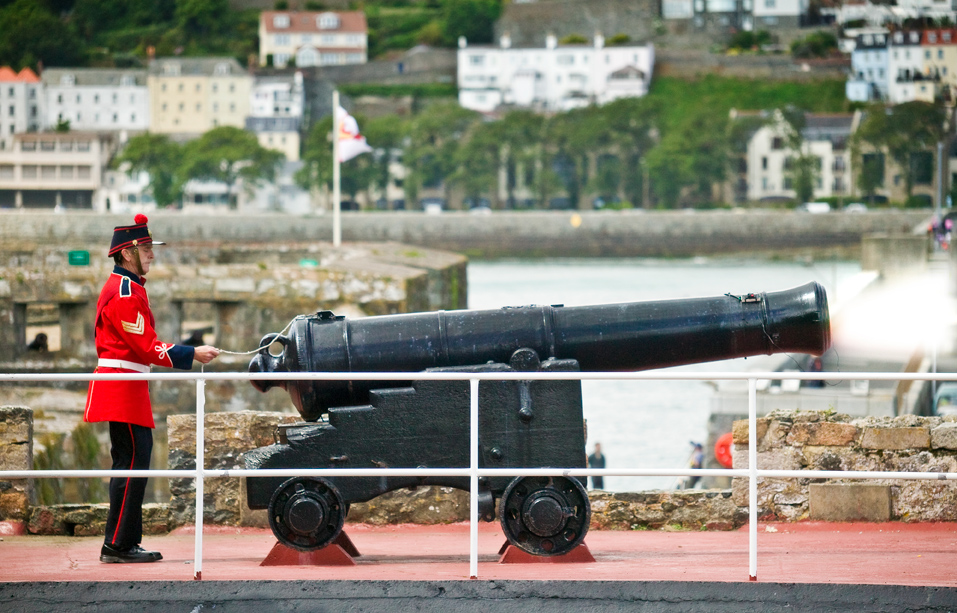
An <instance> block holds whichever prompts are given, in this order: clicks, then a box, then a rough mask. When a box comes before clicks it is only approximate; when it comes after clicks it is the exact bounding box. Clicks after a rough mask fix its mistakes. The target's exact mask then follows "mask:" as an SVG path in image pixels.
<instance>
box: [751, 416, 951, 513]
mask: <svg viewBox="0 0 957 613" xmlns="http://www.w3.org/2000/svg"><path fill="white" fill-rule="evenodd" d="M748 430H749V428H748V422H747V421H745V420H742V421H736V422H735V423H734V430H733V432H734V453H733V457H734V468H747V467H748V449H749V447H748ZM757 430H758V431H757V432H756V442H757V454H758V455H757V457H758V467H759V468H761V469H763V470H863V471H906V472H931V473H948V472H949V473H953V472H957V417H918V416H914V415H906V416H901V417H862V418H857V419H851V418H850V417H848V416H847V415H842V414H835V413H831V412H827V411H821V412H801V411H792V412H786V411H775V412H772V413H770V414H768V415H767V416H766V417H763V418H761V419H758V421H757ZM748 482H749V479H747V478H735V479H734V480H733V482H732V492H733V496H732V498H733V500H734V503H735V504H736V505H737V506H739V507H747V505H748ZM758 505H759V514H760V516H761V518H762V519H765V520H773V521H799V520H804V519H811V520H835V521H853V520H868V521H890V520H900V521H910V522H916V521H957V486H955V485H954V482H953V481H944V480H890V479H888V480H870V479H868V480H851V479H838V480H826V481H825V480H822V479H770V478H762V479H761V480H760V481H759V482H758Z"/></svg>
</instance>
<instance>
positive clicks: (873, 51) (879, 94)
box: [845, 33, 890, 102]
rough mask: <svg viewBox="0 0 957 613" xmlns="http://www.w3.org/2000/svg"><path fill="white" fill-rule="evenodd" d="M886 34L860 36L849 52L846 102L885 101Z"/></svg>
mask: <svg viewBox="0 0 957 613" xmlns="http://www.w3.org/2000/svg"><path fill="white" fill-rule="evenodd" d="M888 70H889V69H888V60H887V34H883V33H873V34H860V35H858V36H857V37H856V39H855V46H854V51H853V52H851V75H850V77H849V78H848V80H847V84H846V87H845V89H846V95H847V99H848V100H852V101H854V102H873V101H877V100H886V99H887V93H888V83H889V79H888V75H889V74H890V73H889V71H888Z"/></svg>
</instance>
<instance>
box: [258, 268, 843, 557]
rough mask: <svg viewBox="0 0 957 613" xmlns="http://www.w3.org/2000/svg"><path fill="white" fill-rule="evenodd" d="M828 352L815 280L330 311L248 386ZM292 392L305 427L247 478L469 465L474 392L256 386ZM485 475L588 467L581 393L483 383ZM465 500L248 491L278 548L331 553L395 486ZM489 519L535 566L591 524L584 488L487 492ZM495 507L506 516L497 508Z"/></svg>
mask: <svg viewBox="0 0 957 613" xmlns="http://www.w3.org/2000/svg"><path fill="white" fill-rule="evenodd" d="M829 346H830V325H829V315H828V308H827V297H826V295H825V292H824V288H823V287H821V285H819V284H817V283H808V284H806V285H803V286H801V287H797V288H793V289H790V290H785V291H779V292H766V293H750V294H743V295H732V294H725V295H723V296H718V297H710V298H693V299H682V300H662V301H651V302H635V303H624V304H605V305H597V306H581V307H564V306H561V305H556V306H523V307H506V308H502V309H497V310H481V311H470V310H460V311H438V312H432V313H415V314H403V315H384V316H376V317H368V318H361V319H354V320H350V319H347V318H345V317H341V316H336V315H334V314H333V313H331V312H329V311H321V312H318V313H316V314H314V315H309V316H300V317H298V318H296V319H295V320H294V321H293V322H292V324H291V326H290V328H289V333H288V334H287V335H281V334H269V335H267V336H265V337H264V338H263V339H262V341H261V343H260V350H259V352H258V353H257V354H256V355H255V357H254V358H253V359H252V361H251V362H250V365H249V370H250V372H253V373H283V372H287V373H303V372H339V373H362V372H400V373H401V372H409V373H419V372H428V373H430V372H468V373H511V372H528V373H535V372H578V371H592V372H595V371H599V372H600V371H637V370H647V369H653V368H664V367H668V366H678V365H682V364H691V363H699V362H708V361H714V360H722V359H728V358H737V357H746V356H753V355H762V354H766V355H770V354H773V353H783V352H792V353H802V354H813V355H821V354H822V353H824V352H825V351H826V350H827V349H828V347H829ZM252 383H253V385H254V386H255V387H256V388H257V389H259V390H260V391H263V392H265V391H267V390H269V389H270V388H272V387H280V388H282V389H284V390H286V392H288V393H289V395H290V397H291V399H292V402H293V404H294V405H295V407H296V409H297V410H298V411H299V413H300V415H301V416H302V418H303V419H304V421H302V422H299V423H296V424H288V425H282V426H279V427H278V429H277V442H276V444H273V445H270V446H267V447H260V448H258V449H254V450H252V451H250V452H248V453H247V454H246V456H245V462H246V466H247V468H251V469H264V468H372V467H390V468H429V467H432V468H465V467H468V466H469V406H470V402H469V384H468V381H449V380H444V381H427V380H419V381H415V380H412V378H411V377H410V380H409V381H406V382H396V381H368V380H362V379H361V378H356V379H348V380H342V381H297V380H294V379H289V380H285V379H284V380H259V381H256V380H254V381H253V382H252ZM478 396H479V466H480V467H482V468H486V467H487V468H541V467H552V468H582V467H585V466H586V455H585V429H584V420H583V413H582V395H581V382H580V381H579V380H538V381H535V380H508V381H484V380H483V381H481V382H480V385H479V391H478ZM424 485H438V486H445V487H453V488H458V489H463V490H468V489H469V479H468V477H448V476H435V477H431V476H428V477H427V476H423V477H419V476H415V477H393V476H389V477H338V476H337V477H328V478H308V477H303V478H299V477H297V478H292V479H285V478H273V477H249V478H248V479H247V484H246V491H247V504H248V505H249V507H250V508H252V509H268V510H269V513H268V516H269V522H270V526H271V528H272V530H273V533H274V534H275V536H276V538H277V539H278V540H279V542H281V543H282V544H284V545H286V546H288V547H292V548H294V549H297V550H300V551H310V550H315V549H319V548H322V547H324V546H326V545H328V544H330V543H332V542H334V541H335V540H336V539H337V538H338V537H339V536H340V533H341V531H342V528H343V522H344V521H345V517H346V514H347V513H348V508H349V505H350V504H351V503H354V502H364V501H368V500H371V499H372V498H374V497H376V496H379V495H380V494H384V493H386V492H390V491H393V490H397V489H400V488H415V487H417V486H424ZM478 499H479V509H478V513H479V517H480V519H482V520H485V521H494V520H495V517H496V511H497V515H498V516H499V518H500V521H501V524H502V528H503V531H504V533H505V536H506V538H507V539H508V541H509V543H511V544H512V545H515V546H516V547H518V548H520V549H522V550H524V551H526V552H528V553H531V554H533V555H538V556H555V555H561V554H563V553H567V552H568V551H570V550H571V549H573V548H574V547H575V546H577V545H578V544H580V543H581V542H582V541H583V539H584V537H585V534H586V532H587V531H588V525H589V521H590V518H591V509H590V505H589V501H588V495H587V493H586V491H585V488H584V486H583V485H582V483H581V482H580V481H579V480H578V479H576V478H573V477H514V478H513V477H491V478H481V479H480V480H479V497H478ZM496 503H498V506H496Z"/></svg>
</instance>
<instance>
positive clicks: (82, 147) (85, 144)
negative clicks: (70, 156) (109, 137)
mask: <svg viewBox="0 0 957 613" xmlns="http://www.w3.org/2000/svg"><path fill="white" fill-rule="evenodd" d="M76 150H77V151H83V152H84V153H85V152H87V151H89V150H90V141H88V140H81V141H80V142H78V143H77V144H76Z"/></svg>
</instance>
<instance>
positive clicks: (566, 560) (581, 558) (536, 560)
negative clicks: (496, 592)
mask: <svg viewBox="0 0 957 613" xmlns="http://www.w3.org/2000/svg"><path fill="white" fill-rule="evenodd" d="M498 552H499V553H500V554H502V557H500V558H499V559H498V563H499V564H576V563H582V562H585V563H588V562H594V561H595V556H593V555H592V554H591V551H590V550H589V549H588V545H586V544H585V543H582V544H581V545H579V546H578V547H575V548H574V549H572V550H571V551H569V552H568V553H563V554H562V555H559V556H533V555H532V554H530V553H528V552H526V551H522V550H521V549H519V548H518V547H516V546H514V545H509V543H508V541H505V544H504V545H502V548H501V549H499V550H498Z"/></svg>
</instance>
